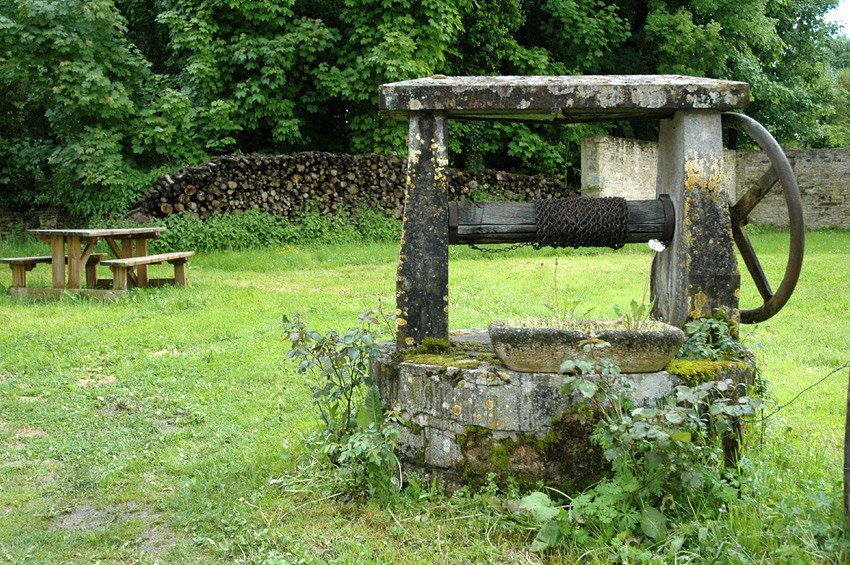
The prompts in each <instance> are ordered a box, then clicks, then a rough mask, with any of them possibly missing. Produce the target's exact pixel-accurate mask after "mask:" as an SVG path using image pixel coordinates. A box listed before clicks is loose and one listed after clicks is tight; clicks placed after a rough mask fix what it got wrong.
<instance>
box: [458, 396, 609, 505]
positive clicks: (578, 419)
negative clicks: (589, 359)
mask: <svg viewBox="0 0 850 565" xmlns="http://www.w3.org/2000/svg"><path fill="white" fill-rule="evenodd" d="M597 421H598V419H597V418H596V417H595V416H594V415H593V414H589V413H588V411H587V409H586V407H584V406H583V407H582V409H581V410H575V411H570V412H567V413H564V414H563V415H562V416H561V417H559V418H554V419H553V420H552V422H551V430H550V432H549V433H548V434H547V435H546V437H545V438H543V439H538V438H537V437H535V436H534V435H532V434H516V437H515V438H514V437H500V438H496V437H494V434H493V431H492V430H489V429H487V428H483V427H480V426H467V427H466V428H464V433H463V434H458V435H457V437H456V438H455V439H456V441H457V444H458V447H460V450H461V452H462V453H463V457H464V462H463V468H462V473H463V475H464V480H465V482H466V483H468V484H472V485H481V484H483V483H484V482H485V481H486V480H487V478H488V475H491V474H492V475H495V477H496V481H497V483H499V484H501V485H505V484H507V483H508V480H509V478H511V479H513V480H514V481H515V484H516V485H517V486H518V487H519V488H521V489H531V488H534V487H535V485H536V484H537V483H538V482H540V481H543V482H545V483H546V484H549V485H553V486H557V487H559V488H561V489H567V490H571V491H574V490H576V489H581V488H583V487H585V486H587V485H589V484H592V483H593V482H595V481H597V480H598V479H599V478H600V477H601V475H602V473H603V472H604V469H605V462H604V458H603V455H602V451H601V450H600V449H599V448H598V447H597V446H595V445H593V444H592V443H591V442H590V434H591V432H592V431H593V428H594V426H595V425H596V422H597Z"/></svg>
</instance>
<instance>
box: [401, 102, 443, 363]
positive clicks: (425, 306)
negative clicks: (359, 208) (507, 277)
mask: <svg viewBox="0 0 850 565" xmlns="http://www.w3.org/2000/svg"><path fill="white" fill-rule="evenodd" d="M409 123H410V134H409V142H408V147H409V155H408V162H407V188H406V191H405V192H406V194H405V199H404V227H403V230H402V235H401V251H400V254H399V259H398V278H397V280H396V308H397V309H396V315H397V318H396V346H397V347H398V349H399V350H401V349H406V348H410V347H415V346H417V345H419V344H421V343H422V341H423V340H424V339H425V338H426V337H434V338H438V339H444V340H448V339H449V296H448V295H449V237H448V226H449V221H448V208H449V200H448V181H447V177H446V175H445V170H446V169H447V168H448V166H449V158H448V149H447V147H446V143H447V136H448V118H447V117H446V115H445V114H443V113H431V112H421V113H420V112H411V113H410V116H409Z"/></svg>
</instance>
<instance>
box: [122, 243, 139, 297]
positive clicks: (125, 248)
mask: <svg viewBox="0 0 850 565" xmlns="http://www.w3.org/2000/svg"><path fill="white" fill-rule="evenodd" d="M121 254H122V255H123V256H124V257H126V258H128V259H129V258H130V257H133V240H132V239H122V240H121ZM134 273H135V270H134V269H133V268H132V267H130V268H128V269H127V275H128V278H129V279H130V280H131V281H133V282H134V283H137V281H136V277H135V275H134ZM136 286H138V284H136Z"/></svg>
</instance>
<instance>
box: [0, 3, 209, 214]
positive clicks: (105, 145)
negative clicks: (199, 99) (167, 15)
mask: <svg viewBox="0 0 850 565" xmlns="http://www.w3.org/2000/svg"><path fill="white" fill-rule="evenodd" d="M125 33H126V26H125V20H124V18H123V17H121V15H120V14H119V13H118V12H117V10H116V9H115V7H114V5H113V4H112V2H110V1H108V0H91V1H87V2H84V1H81V0H62V1H49V0H48V1H35V0H15V1H11V2H4V3H2V4H0V90H2V91H3V92H5V93H7V95H6V96H5V97H4V98H3V99H2V100H0V105H1V106H0V130H2V131H3V132H4V134H3V143H2V144H0V157H2V160H1V161H0V203H3V204H7V205H18V206H20V205H33V204H55V205H61V206H64V207H65V208H66V209H67V210H69V211H70V212H71V213H74V214H77V215H79V216H82V217H92V216H98V215H101V216H102V215H106V214H109V213H115V212H120V211H125V210H126V209H127V206H128V205H129V204H130V203H131V202H132V201H133V200H134V199H135V198H136V197H137V196H138V193H139V191H140V190H143V188H144V186H145V185H146V183H147V182H150V180H151V179H150V169H151V167H152V166H156V165H157V164H160V163H162V162H171V163H179V162H183V161H185V160H190V159H192V158H193V157H195V156H196V155H197V154H196V153H195V152H193V151H192V144H191V139H190V136H189V132H188V126H189V124H188V121H189V119H190V117H191V114H192V108H191V105H190V104H189V101H188V100H187V99H186V98H185V97H184V96H182V95H181V94H180V93H179V92H177V91H176V90H174V89H172V88H169V87H168V86H167V85H165V84H163V83H162V82H160V81H158V80H157V79H156V77H155V76H153V75H152V73H151V72H150V69H149V65H148V63H147V62H146V61H145V60H144V58H143V57H142V56H141V55H140V53H139V51H138V50H137V49H136V48H135V47H134V46H133V45H131V44H130V43H129V42H127V40H126V36H125Z"/></svg>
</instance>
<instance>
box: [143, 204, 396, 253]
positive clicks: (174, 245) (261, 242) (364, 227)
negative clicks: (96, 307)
mask: <svg viewBox="0 0 850 565" xmlns="http://www.w3.org/2000/svg"><path fill="white" fill-rule="evenodd" d="M162 225H164V226H166V227H167V228H168V230H167V231H165V232H164V233H163V234H162V236H160V237H159V238H158V239H156V240H153V241H152V242H151V250H152V252H154V253H163V252H167V251H178V250H186V249H191V250H193V251H224V250H226V249H258V248H266V247H279V246H283V245H292V244H304V243H343V242H352V241H355V242H356V241H363V242H371V241H376V242H382V241H399V240H400V239H401V222H400V221H399V220H396V219H394V218H390V217H388V216H386V215H385V214H383V213H382V212H380V211H375V210H365V211H360V212H359V213H358V214H357V217H356V218H354V217H352V215H351V214H350V213H349V212H348V211H347V210H343V211H341V212H339V213H338V214H337V215H336V216H329V215H322V214H321V213H319V212H318V211H316V210H308V211H307V212H304V213H302V214H301V215H300V216H299V217H298V218H297V220H296V221H291V220H289V219H287V218H281V217H278V216H273V215H272V214H268V213H266V212H260V211H259V210H257V209H251V210H248V211H247V212H245V213H243V214H224V215H216V216H213V217H211V218H209V219H207V220H201V219H199V218H197V217H195V216H193V215H191V214H189V213H186V212H183V213H179V214H172V215H170V216H168V217H167V218H165V220H164V221H163V222H162Z"/></svg>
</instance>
